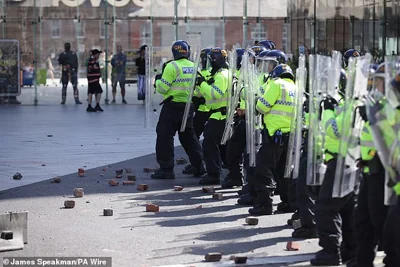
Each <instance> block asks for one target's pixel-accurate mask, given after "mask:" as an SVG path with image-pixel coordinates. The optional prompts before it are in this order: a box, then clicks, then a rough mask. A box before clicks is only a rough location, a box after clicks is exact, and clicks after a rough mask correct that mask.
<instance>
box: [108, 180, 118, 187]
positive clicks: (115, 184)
mask: <svg viewBox="0 0 400 267" xmlns="http://www.w3.org/2000/svg"><path fill="white" fill-rule="evenodd" d="M108 184H109V185H111V186H117V185H119V182H118V181H116V180H110V181H108Z"/></svg>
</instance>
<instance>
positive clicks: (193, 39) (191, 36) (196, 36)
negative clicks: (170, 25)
mask: <svg viewBox="0 0 400 267" xmlns="http://www.w3.org/2000/svg"><path fill="white" fill-rule="evenodd" d="M185 41H186V42H187V43H188V44H189V46H190V51H197V49H200V50H201V32H186V39H185ZM189 59H190V60H191V61H193V62H196V54H195V53H190V57H189Z"/></svg>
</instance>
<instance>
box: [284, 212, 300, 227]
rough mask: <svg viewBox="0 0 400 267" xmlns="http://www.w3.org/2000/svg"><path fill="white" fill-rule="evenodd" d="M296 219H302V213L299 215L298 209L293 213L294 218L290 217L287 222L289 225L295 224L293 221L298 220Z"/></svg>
mask: <svg viewBox="0 0 400 267" xmlns="http://www.w3.org/2000/svg"><path fill="white" fill-rule="evenodd" d="M296 220H300V215H299V212H298V211H296V212H295V213H293V215H292V218H290V219H289V220H287V224H288V225H293V221H296Z"/></svg>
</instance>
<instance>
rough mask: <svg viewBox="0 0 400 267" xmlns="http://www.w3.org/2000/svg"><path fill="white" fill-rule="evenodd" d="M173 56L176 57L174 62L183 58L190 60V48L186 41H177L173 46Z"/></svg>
mask: <svg viewBox="0 0 400 267" xmlns="http://www.w3.org/2000/svg"><path fill="white" fill-rule="evenodd" d="M171 50H172V55H173V56H174V60H178V59H181V58H186V59H188V58H189V47H188V45H187V43H186V42H184V41H176V42H175V43H174V44H173V45H172V49H171Z"/></svg>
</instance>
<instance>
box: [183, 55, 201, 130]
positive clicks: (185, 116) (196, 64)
mask: <svg viewBox="0 0 400 267" xmlns="http://www.w3.org/2000/svg"><path fill="white" fill-rule="evenodd" d="M192 54H193V57H194V59H195V61H194V68H193V73H192V77H191V84H190V87H189V88H188V99H187V102H186V106H185V112H184V113H183V118H182V124H181V129H180V131H181V132H184V131H185V129H186V123H187V120H188V117H189V112H190V108H191V106H192V97H193V92H194V90H195V87H196V78H197V73H198V70H199V66H200V47H197V49H196V50H195V51H194V52H193V51H192Z"/></svg>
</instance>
